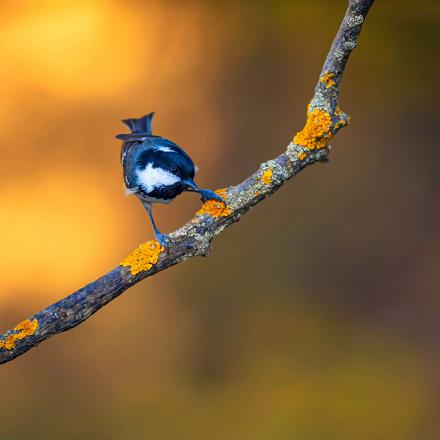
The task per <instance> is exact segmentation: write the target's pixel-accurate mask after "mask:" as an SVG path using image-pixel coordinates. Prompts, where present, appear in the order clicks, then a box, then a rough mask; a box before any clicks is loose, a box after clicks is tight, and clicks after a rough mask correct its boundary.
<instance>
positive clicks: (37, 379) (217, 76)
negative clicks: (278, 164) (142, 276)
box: [0, 0, 440, 440]
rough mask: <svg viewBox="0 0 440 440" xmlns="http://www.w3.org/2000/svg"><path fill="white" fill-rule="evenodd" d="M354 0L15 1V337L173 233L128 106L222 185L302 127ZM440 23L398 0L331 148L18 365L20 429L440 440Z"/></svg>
mask: <svg viewBox="0 0 440 440" xmlns="http://www.w3.org/2000/svg"><path fill="white" fill-rule="evenodd" d="M345 5H346V2H345V1H342V0H341V1H339V0H338V1H331V2H329V1H327V0H319V1H314V2H310V1H306V0H298V1H281V0H277V1H263V2H250V1H244V0H241V1H234V2H232V1H231V2H228V1H226V2H221V3H218V2H209V1H204V2H197V1H189V2H173V1H161V2H158V1H157V2H155V1H148V2H143V1H135V0H132V1H127V0H124V1H116V0H113V1H110V0H109V1H95V0H93V1H92V0H87V1H82V0H76V1H63V2H55V1H54V2H52V1H39V2H26V1H19V2H6V1H2V2H1V14H0V57H1V60H2V62H1V65H0V83H1V85H2V93H1V100H0V133H1V141H0V152H1V160H0V231H1V232H0V235H1V239H0V243H1V248H2V252H1V255H0V279H1V282H0V325H1V329H0V330H1V331H4V330H6V329H8V328H10V327H11V326H14V325H15V324H16V323H18V322H20V321H21V320H22V319H24V318H25V317H27V316H30V315H32V314H34V313H35V312H37V311H39V310H40V309H41V308H43V307H45V306H47V305H48V304H50V303H52V302H54V301H56V300H58V299H60V298H62V297H64V296H66V295H67V294H68V293H70V292H72V291H74V290H76V289H78V288H79V287H81V286H82V285H84V284H86V283H88V282H90V281H91V280H93V279H95V278H97V277H98V276H100V275H102V274H103V273H105V272H106V271H108V270H110V269H111V268H113V267H114V266H115V265H117V264H118V262H119V261H121V260H122V259H123V258H124V257H125V256H126V254H128V253H129V252H130V251H131V250H132V249H134V247H136V246H137V245H138V244H139V243H140V242H142V241H145V240H146V239H149V238H151V237H152V230H151V226H150V223H149V221H148V220H147V217H146V214H145V212H144V210H143V208H142V206H141V204H140V203H139V202H138V201H137V200H136V199H135V198H134V197H127V196H125V195H124V190H123V185H122V175H121V168H120V163H119V152H120V142H119V141H117V140H116V139H115V138H114V136H115V135H116V134H118V133H121V132H124V131H125V128H124V127H123V126H122V124H121V123H120V120H121V119H123V118H127V117H140V116H141V115H143V114H145V113H148V112H150V111H155V112H156V118H155V121H154V126H153V129H154V131H155V132H156V133H158V134H161V135H164V136H166V137H168V138H170V139H172V140H174V141H175V142H177V143H178V144H180V145H182V146H184V147H185V149H187V150H188V151H189V152H190V154H191V155H192V157H193V158H194V160H195V162H196V163H197V165H198V166H199V167H200V171H199V174H198V182H199V183H200V184H201V185H203V186H205V187H209V188H219V187H225V186H228V185H231V184H236V183H238V182H240V181H241V180H243V179H244V178H245V177H247V176H248V175H249V174H250V173H251V172H253V171H254V170H256V169H257V168H258V166H259V164H260V163H261V162H262V161H265V160H267V159H270V158H273V157H275V156H276V155H278V154H279V153H281V152H282V151H283V150H284V149H285V147H286V146H287V144H288V143H289V141H290V140H291V139H292V137H293V135H294V134H295V132H296V131H298V130H300V129H301V128H302V126H303V124H304V120H305V109H306V105H307V103H308V101H309V99H310V98H311V96H312V94H313V89H314V86H315V83H316V81H317V78H318V75H319V72H320V70H321V66H322V63H323V61H324V57H325V55H326V53H327V51H328V48H329V47H330V44H331V41H332V39H333V37H334V35H335V33H336V31H337V29H338V26H339V23H340V20H341V18H342V16H343V13H344V10H345ZM439 22H440V4H439V2H438V1H436V0H432V1H425V2H423V5H420V4H416V2H412V1H409V0H406V1H401V2H384V1H378V2H377V4H376V5H375V6H374V7H373V9H372V11H371V13H370V15H369V17H368V19H367V23H366V25H365V27H364V29H363V32H362V34H361V38H360V41H359V44H358V48H357V49H356V50H355V52H354V53H353V55H352V58H351V59H350V62H349V64H348V68H347V70H346V75H345V77H344V80H343V85H342V91H341V101H340V104H341V107H342V108H343V109H344V110H345V111H346V112H348V113H349V114H350V115H351V116H352V124H351V125H350V127H349V128H348V129H345V130H343V131H341V132H340V133H339V134H338V136H337V137H336V138H335V139H334V140H333V150H332V153H331V160H330V163H328V164H325V165H315V166H313V167H311V168H309V169H307V170H306V171H305V172H304V173H301V174H300V175H299V176H297V177H296V178H295V179H294V180H293V181H292V182H290V183H289V184H288V185H286V186H285V187H283V188H282V189H281V190H280V191H279V192H277V193H276V194H275V195H274V196H273V197H272V198H270V199H268V200H266V201H265V202H264V203H262V204H260V205H259V206H257V207H256V208H255V209H253V210H252V211H251V212H250V213H249V214H248V215H247V216H246V217H244V218H243V219H242V221H240V223H239V224H236V225H234V226H233V227H232V228H230V229H228V230H227V231H226V232H225V233H224V234H223V235H222V236H221V237H220V238H218V239H217V240H216V241H215V242H214V250H213V252H212V254H211V255H210V257H209V258H208V259H200V258H199V259H194V260H191V261H189V262H187V263H185V264H182V265H178V266H177V267H174V268H172V269H170V270H167V271H166V272H164V273H160V274H159V275H157V276H154V277H152V278H149V279H148V280H146V281H145V282H142V283H141V284H139V285H137V286H136V287H134V288H132V289H131V290H130V291H128V292H126V293H125V294H123V295H122V296H121V297H120V298H118V299H117V300H115V301H114V302H112V303H111V304H109V305H108V306H107V307H105V308H104V309H102V310H101V311H100V312H99V313H98V314H97V315H95V316H94V317H92V318H91V319H89V320H88V321H86V322H85V323H84V324H82V325H81V326H80V327H78V328H76V329H74V330H71V331H70V332H68V333H65V334H62V335H58V336H56V337H55V338H53V339H50V340H49V341H47V342H45V343H43V344H42V345H40V346H39V347H38V348H37V349H34V350H32V351H30V352H29V353H27V354H26V355H24V356H23V357H20V358H18V359H17V360H15V361H13V362H11V363H9V364H6V365H2V366H1V367H0V383H1V391H2V398H1V402H0V411H1V414H2V427H1V430H0V438H1V439H8V440H10V439H24V438H29V436H30V435H31V436H32V438H34V439H43V438H44V439H47V438H63V439H78V438H105V439H107V438H123V439H144V438H152V439H177V438H178V439H191V440H192V439H208V438H209V439H216V440H217V439H219V440H220V439H277V440H278V439H280V440H283V439H338V440H345V439H347V440H351V439H368V440H376V439H383V440H394V439H396V440H397V439H398V440H402V439H403V440H405V439H424V440H427V439H438V438H440V423H439V419H438V408H439V405H440V397H439V396H440V373H439V371H440V349H439V343H440V340H439V331H440V320H439V314H440V295H439V294H440V270H439V263H440V237H439V234H438V227H439V216H440V208H439V202H438V200H439V194H438V193H439V191H438V189H439V165H440V164H439V162H440V160H439V150H438V148H439V146H438V135H437V130H436V127H437V126H438V121H437V119H438V113H437V106H438V99H439V96H438V94H437V93H438V71H439V67H440V66H439V59H438V56H437V53H438V41H439V36H440V26H439ZM199 206H200V202H199V200H198V198H197V197H195V196H194V195H191V194H187V195H185V196H182V197H180V198H179V199H178V200H176V201H175V202H174V203H173V204H172V205H168V206H166V207H158V208H157V209H156V215H157V221H158V224H159V225H160V227H161V228H162V229H163V230H164V231H172V230H174V229H175V228H177V227H178V226H180V225H182V224H183V223H184V222H186V221H187V220H189V219H190V218H191V217H192V215H193V213H194V211H195V210H196V209H197V208H198V207H199Z"/></svg>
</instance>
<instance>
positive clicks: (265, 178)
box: [261, 169, 273, 185]
mask: <svg viewBox="0 0 440 440" xmlns="http://www.w3.org/2000/svg"><path fill="white" fill-rule="evenodd" d="M272 174H273V171H272V170H271V169H268V170H266V171H265V172H264V173H263V175H262V176H261V181H262V182H263V183H264V184H265V185H270V184H271V183H272Z"/></svg>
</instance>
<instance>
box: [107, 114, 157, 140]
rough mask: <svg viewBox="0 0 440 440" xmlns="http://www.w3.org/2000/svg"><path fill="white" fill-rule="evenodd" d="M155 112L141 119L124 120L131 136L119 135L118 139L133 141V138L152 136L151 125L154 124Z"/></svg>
mask: <svg viewBox="0 0 440 440" xmlns="http://www.w3.org/2000/svg"><path fill="white" fill-rule="evenodd" d="M153 116H154V112H151V113H149V114H148V115H145V116H143V117H142V118H139V119H135V118H132V119H124V120H123V121H122V122H123V123H124V124H125V125H126V126H127V127H128V128H129V129H130V131H131V134H118V135H117V136H116V137H117V138H118V139H123V140H127V139H129V138H130V139H131V138H133V137H142V136H151V135H152V131H151V124H152V122H153Z"/></svg>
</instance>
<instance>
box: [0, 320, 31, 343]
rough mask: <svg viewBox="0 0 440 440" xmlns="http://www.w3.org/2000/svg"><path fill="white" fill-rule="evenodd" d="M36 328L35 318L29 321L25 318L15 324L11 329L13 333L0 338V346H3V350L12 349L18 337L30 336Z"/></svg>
mask: <svg viewBox="0 0 440 440" xmlns="http://www.w3.org/2000/svg"><path fill="white" fill-rule="evenodd" d="M37 328H38V321H37V319H33V320H32V321H30V320H29V319H26V320H25V321H23V322H20V324H18V325H16V326H15V327H14V329H13V330H12V331H13V332H15V333H12V334H10V335H8V336H7V337H6V339H2V340H0V348H4V349H5V350H12V349H13V348H15V341H18V340H20V339H24V338H26V337H27V336H32V335H33V334H34V333H35V332H36V331H37Z"/></svg>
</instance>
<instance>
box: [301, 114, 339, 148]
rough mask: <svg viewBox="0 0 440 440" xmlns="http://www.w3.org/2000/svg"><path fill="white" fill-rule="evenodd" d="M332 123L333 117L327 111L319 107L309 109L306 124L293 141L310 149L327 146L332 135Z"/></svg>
mask: <svg viewBox="0 0 440 440" xmlns="http://www.w3.org/2000/svg"><path fill="white" fill-rule="evenodd" d="M331 125H332V118H331V116H330V114H329V113H327V112H326V111H324V110H321V109H319V108H315V109H314V110H312V111H310V110H308V112H307V122H306V125H305V127H304V128H303V129H302V130H301V131H300V132H299V133H297V134H296V135H295V137H294V138H293V142H294V143H295V144H297V145H301V146H303V147H305V148H308V149H309V150H314V149H315V148H316V149H320V148H325V147H326V146H327V142H328V140H329V139H330V138H331V137H332V133H331V131H330V128H331Z"/></svg>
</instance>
